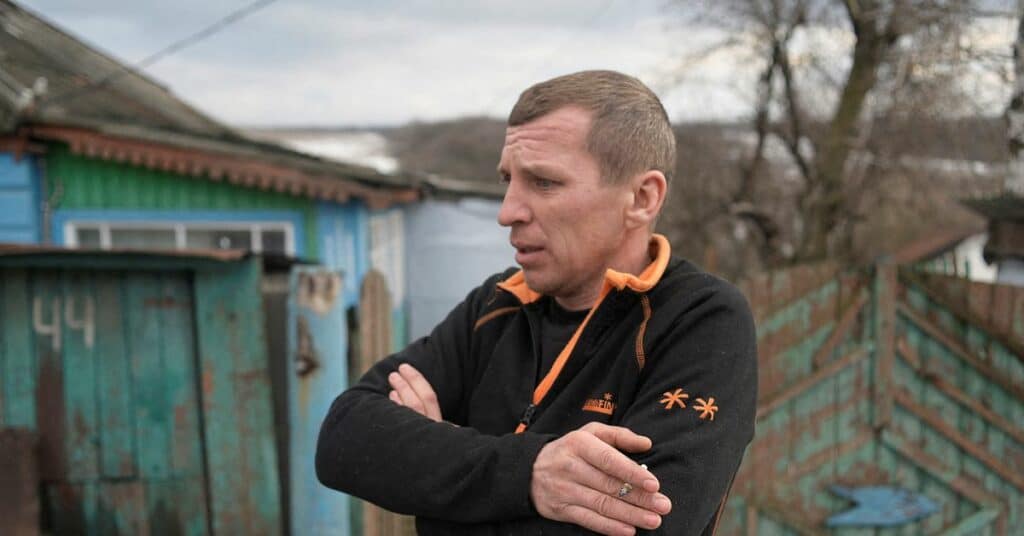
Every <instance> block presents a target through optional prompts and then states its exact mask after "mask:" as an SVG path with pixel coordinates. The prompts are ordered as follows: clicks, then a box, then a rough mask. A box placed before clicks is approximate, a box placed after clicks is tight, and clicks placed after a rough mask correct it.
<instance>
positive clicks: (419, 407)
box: [388, 363, 441, 421]
mask: <svg viewBox="0 0 1024 536" xmlns="http://www.w3.org/2000/svg"><path fill="white" fill-rule="evenodd" d="M388 383H389V384H390V385H391V388H392V389H394V391H391V393H388V398H390V399H391V400H392V401H394V402H395V403H396V404H400V405H403V406H406V407H408V408H409V409H411V410H413V411H415V412H417V413H419V414H420V415H423V416H425V417H427V418H429V419H433V420H435V421H440V420H441V407H440V405H439V404H438V401H437V394H436V393H435V392H434V388H433V387H431V386H430V383H429V382H428V381H427V379H426V378H424V377H423V375H422V374H420V372H419V371H418V370H416V369H415V368H414V367H413V366H412V365H409V364H407V363H403V364H402V365H400V366H399V367H398V372H392V373H391V374H389V375H388Z"/></svg>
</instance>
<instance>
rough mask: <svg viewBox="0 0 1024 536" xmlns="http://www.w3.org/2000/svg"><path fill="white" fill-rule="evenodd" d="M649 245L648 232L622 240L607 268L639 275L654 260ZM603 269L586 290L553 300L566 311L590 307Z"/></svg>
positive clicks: (595, 295)
mask: <svg viewBox="0 0 1024 536" xmlns="http://www.w3.org/2000/svg"><path fill="white" fill-rule="evenodd" d="M650 247H651V233H650V232H648V233H647V234H646V235H645V236H644V237H643V238H642V239H634V240H627V241H624V243H623V247H622V248H621V249H620V250H619V255H617V256H616V258H615V259H613V260H612V262H611V263H609V265H608V266H607V269H612V270H615V271H616V272H622V273H626V274H633V275H640V273H641V272H643V271H644V269H645V268H647V266H648V265H649V264H651V261H653V260H654V259H652V258H651V253H650ZM605 271H606V270H602V271H601V277H600V279H598V280H596V281H595V282H594V283H593V284H591V285H590V287H589V288H588V289H587V292H585V293H583V292H581V293H579V294H577V295H575V296H568V297H559V296H556V297H555V301H556V302H557V303H558V305H560V306H561V307H562V308H563V309H565V310H567V311H582V310H585V309H590V308H591V307H593V306H594V304H595V303H596V302H597V299H598V298H599V297H600V296H601V287H602V285H603V284H604V274H605Z"/></svg>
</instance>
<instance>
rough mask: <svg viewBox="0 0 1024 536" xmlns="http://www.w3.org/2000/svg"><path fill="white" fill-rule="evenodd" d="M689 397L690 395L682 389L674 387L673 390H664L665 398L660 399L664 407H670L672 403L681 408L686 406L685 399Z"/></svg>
mask: <svg viewBox="0 0 1024 536" xmlns="http://www.w3.org/2000/svg"><path fill="white" fill-rule="evenodd" d="M687 398H690V395H688V394H686V393H685V392H683V390H682V389H676V390H675V391H673V392H671V393H670V392H668V391H665V398H662V399H661V404H665V409H672V406H673V405H677V406H679V407H681V408H685V407H686V402H685V399H687Z"/></svg>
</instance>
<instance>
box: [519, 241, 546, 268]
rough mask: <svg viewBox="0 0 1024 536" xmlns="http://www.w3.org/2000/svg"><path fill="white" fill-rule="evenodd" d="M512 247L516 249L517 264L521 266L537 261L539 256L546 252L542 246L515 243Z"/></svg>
mask: <svg viewBox="0 0 1024 536" xmlns="http://www.w3.org/2000/svg"><path fill="white" fill-rule="evenodd" d="M512 247H514V248H516V262H517V263H518V264H520V265H523V264H529V263H531V262H532V261H534V260H536V259H537V256H538V254H539V253H540V252H541V251H543V250H544V248H543V247H541V246H536V245H533V244H523V243H521V242H513V243H512Z"/></svg>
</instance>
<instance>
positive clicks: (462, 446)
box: [316, 281, 553, 523]
mask: <svg viewBox="0 0 1024 536" xmlns="http://www.w3.org/2000/svg"><path fill="white" fill-rule="evenodd" d="M492 288H493V281H488V283H485V284H484V285H483V286H481V287H479V288H478V289H476V290H474V291H473V292H471V293H470V295H469V296H468V297H467V298H466V300H465V301H463V302H462V303H461V304H459V305H458V306H457V307H456V308H455V309H454V310H453V311H452V312H451V313H450V314H449V315H448V317H447V318H446V319H445V320H444V321H443V322H442V323H441V324H439V325H438V326H437V327H436V328H435V329H434V331H433V332H432V333H431V334H430V335H429V336H428V337H425V338H423V339H420V340H418V341H416V342H414V343H413V344H411V345H410V346H409V347H407V348H406V349H405V350H403V351H401V352H399V353H397V354H394V355H392V356H389V357H387V358H386V359H384V360H383V361H381V362H379V363H377V364H376V365H375V366H374V367H373V368H371V369H370V370H369V371H368V372H367V373H366V375H364V376H363V377H362V378H361V379H360V380H359V382H358V383H357V384H356V385H355V386H353V387H352V388H350V389H349V390H347V391H345V392H344V393H342V394H341V395H340V396H339V397H338V398H337V399H335V401H334V403H333V404H332V405H331V408H330V410H329V411H328V414H327V416H326V418H325V419H324V422H323V424H322V426H321V429H320V436H319V439H318V442H317V452H316V472H317V477H318V478H319V479H320V482H322V483H323V484H324V485H325V486H328V487H330V488H333V489H336V490H339V491H343V492H346V493H349V494H352V495H355V496H358V497H361V498H363V499H366V500H368V501H371V502H373V503H375V504H378V505H380V506H382V507H384V508H387V509H388V510H391V511H395V512H399V513H403V514H411V515H417V516H427V517H430V518H434V519H440V520H449V521H456V522H460V523H479V522H489V521H501V520H507V519H514V518H518V517H524V516H529V515H536V514H535V512H534V511H533V508H532V506H531V504H530V498H529V488H530V478H531V473H532V469H533V461H534V459H536V457H537V452H538V451H540V449H541V447H543V446H544V444H545V443H547V442H548V441H550V440H551V439H553V436H545V435H540V434H520V435H513V434H508V435H503V436H490V435H485V434H481V433H479V432H477V431H476V430H473V429H472V428H468V427H460V426H456V425H457V424H459V422H458V420H459V419H458V415H459V413H460V411H459V408H460V406H461V404H462V401H463V400H464V399H468V397H469V394H470V393H469V392H467V391H468V389H470V383H469V378H471V377H472V376H471V375H472V370H473V365H474V363H473V359H474V356H471V355H470V353H471V352H470V348H471V341H470V336H471V334H472V326H473V322H474V321H475V319H476V316H477V315H476V314H475V313H476V312H477V311H478V310H479V308H480V303H481V302H482V298H485V297H486V294H489V293H490V292H491V289H492ZM401 363H409V364H411V365H412V366H414V367H416V369H417V370H419V371H420V372H421V373H423V375H424V376H425V377H426V379H427V381H429V382H430V384H431V385H432V386H433V387H434V390H435V392H436V393H437V395H438V399H439V403H440V407H441V412H442V415H443V416H444V418H446V419H449V420H451V421H452V423H449V422H435V421H433V420H430V419H428V418H426V417H424V416H422V415H419V414H418V413H416V412H415V411H413V410H410V409H408V408H405V407H402V406H399V405H397V404H395V403H394V402H392V401H391V400H389V399H388V397H387V393H388V392H389V391H390V389H391V388H390V386H389V385H388V381H387V376H388V374H389V373H391V372H392V371H395V370H397V368H398V365H399V364H401ZM453 416H454V417H453Z"/></svg>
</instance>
